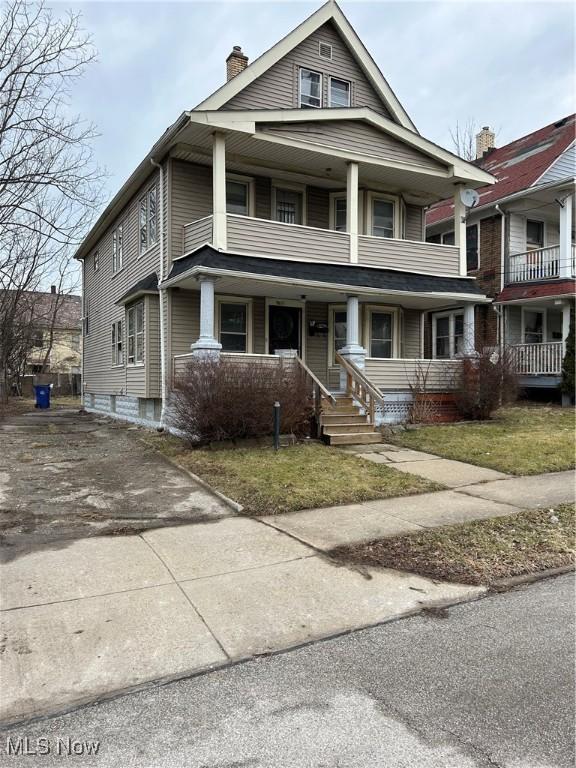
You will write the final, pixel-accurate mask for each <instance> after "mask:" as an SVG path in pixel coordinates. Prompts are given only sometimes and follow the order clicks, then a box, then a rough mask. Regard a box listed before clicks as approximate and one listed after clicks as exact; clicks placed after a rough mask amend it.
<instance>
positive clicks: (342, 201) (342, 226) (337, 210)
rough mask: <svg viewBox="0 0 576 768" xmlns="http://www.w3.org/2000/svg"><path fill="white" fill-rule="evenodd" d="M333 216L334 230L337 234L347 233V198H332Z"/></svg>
mask: <svg viewBox="0 0 576 768" xmlns="http://www.w3.org/2000/svg"><path fill="white" fill-rule="evenodd" d="M332 205H333V206H334V207H333V209H332V215H333V217H334V229H335V230H336V232H346V223H347V222H346V198H345V197H334V198H332Z"/></svg>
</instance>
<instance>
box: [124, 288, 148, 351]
mask: <svg viewBox="0 0 576 768" xmlns="http://www.w3.org/2000/svg"><path fill="white" fill-rule="evenodd" d="M126 340H127V343H128V365H142V364H143V363H144V302H143V301H139V302H138V304H134V305H133V306H131V307H129V309H128V312H127V335H126Z"/></svg>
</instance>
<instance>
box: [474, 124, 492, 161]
mask: <svg viewBox="0 0 576 768" xmlns="http://www.w3.org/2000/svg"><path fill="white" fill-rule="evenodd" d="M495 141H496V134H495V133H494V131H491V130H490V126H488V125H485V126H484V127H483V128H482V130H481V131H480V132H479V133H477V134H476V160H478V159H480V158H481V157H484V155H485V154H486V152H489V151H490V150H491V149H494V147H495Z"/></svg>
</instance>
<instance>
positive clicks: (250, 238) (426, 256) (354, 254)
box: [183, 214, 460, 276]
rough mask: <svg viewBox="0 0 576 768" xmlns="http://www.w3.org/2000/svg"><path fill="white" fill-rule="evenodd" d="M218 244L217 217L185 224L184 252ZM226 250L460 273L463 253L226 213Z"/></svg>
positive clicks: (454, 274)
mask: <svg viewBox="0 0 576 768" xmlns="http://www.w3.org/2000/svg"><path fill="white" fill-rule="evenodd" d="M205 244H210V245H213V244H214V217H213V216H206V217H204V218H202V219H198V220H197V221H193V222H191V223H190V224H186V225H185V226H184V236H183V255H184V254H187V253H190V252H192V251H194V250H195V249H196V248H199V247H200V246H202V245H205ZM226 247H227V250H229V251H231V252H234V253H240V254H247V255H250V256H269V257H273V258H287V259H297V260H302V261H322V262H334V263H338V264H350V263H354V264H357V265H359V266H369V267H379V268H381V269H401V270H405V271H407V272H419V273H422V274H436V275H438V274H444V275H450V276H457V275H459V270H460V252H459V249H458V248H456V247H455V246H452V245H440V244H436V243H426V242H421V241H416V240H404V239H397V238H389V237H374V236H369V235H359V236H357V245H356V247H355V248H354V244H353V235H351V233H349V232H338V231H335V230H331V229H323V228H319V227H309V226H302V225H300V224H287V223H284V222H281V221H271V220H268V219H259V218H254V217H250V216H241V215H236V214H226Z"/></svg>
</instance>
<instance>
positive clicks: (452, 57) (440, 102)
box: [60, 0, 575, 194]
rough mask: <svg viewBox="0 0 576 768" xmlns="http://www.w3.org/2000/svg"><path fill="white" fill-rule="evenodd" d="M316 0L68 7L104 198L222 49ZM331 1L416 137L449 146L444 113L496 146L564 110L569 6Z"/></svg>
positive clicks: (256, 48)
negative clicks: (79, 46) (485, 133)
mask: <svg viewBox="0 0 576 768" xmlns="http://www.w3.org/2000/svg"><path fill="white" fill-rule="evenodd" d="M320 4H321V3H317V4H316V3H309V2H272V1H271V0H266V1H265V2H264V1H263V2H257V3H253V2H252V3H248V2H241V1H240V0H236V1H235V2H180V3H168V2H162V3H159V2H126V3H106V2H90V3H82V4H80V5H78V4H75V5H74V6H73V7H74V8H75V9H80V10H81V12H82V14H83V23H84V26H85V28H86V29H87V30H88V31H90V32H91V33H92V35H93V37H94V42H95V44H96V47H97V49H98V51H99V61H98V63H96V64H94V65H93V66H92V67H91V68H90V69H89V71H88V73H87V75H86V76H85V77H84V78H83V80H82V81H81V82H80V83H79V84H78V86H77V88H76V89H75V91H74V94H73V104H72V107H73V109H74V110H75V111H77V112H79V113H80V114H81V115H82V116H83V117H85V118H87V119H89V120H91V121H93V122H94V123H95V124H96V125H97V127H98V130H99V132H100V134H101V136H100V138H99V139H98V141H97V148H96V149H97V158H98V161H99V163H101V164H102V165H104V166H106V168H107V169H108V172H109V173H110V178H109V181H108V186H109V192H110V194H112V193H114V192H115V191H117V189H118V187H119V186H120V185H121V183H122V182H123V181H124V180H125V179H126V178H127V176H128V175H129V174H130V173H131V171H132V170H133V169H134V168H135V166H136V165H137V164H138V162H139V161H140V160H141V159H142V158H143V156H144V154H145V153H146V152H147V151H148V150H149V149H150V147H151V145H152V144H153V143H154V141H155V140H156V139H157V138H158V137H159V136H160V134H161V133H162V132H163V131H164V130H165V129H166V128H167V127H168V125H169V124H170V123H171V122H173V121H174V120H175V119H176V117H177V116H178V115H179V114H180V113H181V112H182V111H183V110H184V109H190V108H192V107H193V106H194V105H196V104H198V103H199V102H200V101H201V100H202V99H204V98H205V97H206V96H207V95H208V94H209V93H211V92H212V91H213V90H215V89H216V88H217V87H218V86H220V85H221V84H222V83H223V81H224V79H225V63H224V60H225V58H226V56H227V55H228V53H229V52H230V50H231V48H232V46H233V45H241V46H242V48H243V50H244V52H245V53H246V54H247V55H248V56H249V57H250V60H253V59H254V58H256V56H258V55H259V54H261V53H262V52H263V51H265V50H266V49H267V48H269V47H270V46H271V45H273V44H274V43H275V42H276V41H277V40H278V39H279V38H281V37H282V36H284V35H285V34H286V33H287V32H289V31H290V30H291V29H292V28H293V27H294V26H296V25H297V24H298V23H299V22H301V21H302V20H303V19H304V18H306V17H307V16H308V15H310V13H312V12H313V11H314V10H315V9H316V8H318V7H319V5H320ZM60 7H63V4H62V6H60ZM341 7H342V9H343V11H344V13H345V14H346V15H347V16H348V19H349V20H350V22H351V23H352V25H353V26H354V27H355V29H356V31H357V33H358V34H359V36H360V38H361V39H362V40H363V41H364V44H365V45H366V46H367V48H368V50H369V51H370V53H371V54H372V56H373V57H374V59H375V60H376V63H377V64H378V65H379V67H380V69H381V70H382V72H383V74H384V76H385V77H386V79H387V80H388V82H389V84H390V85H391V87H392V88H393V90H394V91H395V93H396V95H397V96H398V98H399V99H400V101H401V102H402V104H403V105H404V107H405V109H406V110H407V112H408V114H409V115H410V116H411V118H412V120H413V121H414V122H415V124H416V126H417V127H418V129H419V131H420V132H421V133H422V135H424V136H425V137H427V138H429V139H432V140H433V141H435V142H437V143H439V144H442V145H444V146H445V147H447V148H448V149H452V145H451V141H450V128H451V127H453V126H454V125H455V124H456V122H457V121H460V123H465V122H466V121H468V120H475V121H476V123H477V124H478V125H490V126H491V127H494V128H495V129H496V131H497V133H498V138H497V143H498V144H505V143H507V142H509V141H511V140H512V139H514V138H517V137H519V136H522V135H524V134H526V133H529V132H530V131H533V130H535V129H536V128H539V127H541V126H544V125H546V124H547V123H550V122H552V121H554V120H556V119H558V118H560V117H563V116H565V115H567V114H569V113H570V112H572V111H573V110H574V93H575V81H574V44H575V40H574V37H575V33H574V28H575V14H574V5H573V4H572V3H569V2H566V3H560V2H550V1H549V2H513V1H510V2H498V3H494V2H481V1H477V2H409V1H407V0H404V2H378V1H377V0H373V2H342V3H341Z"/></svg>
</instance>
